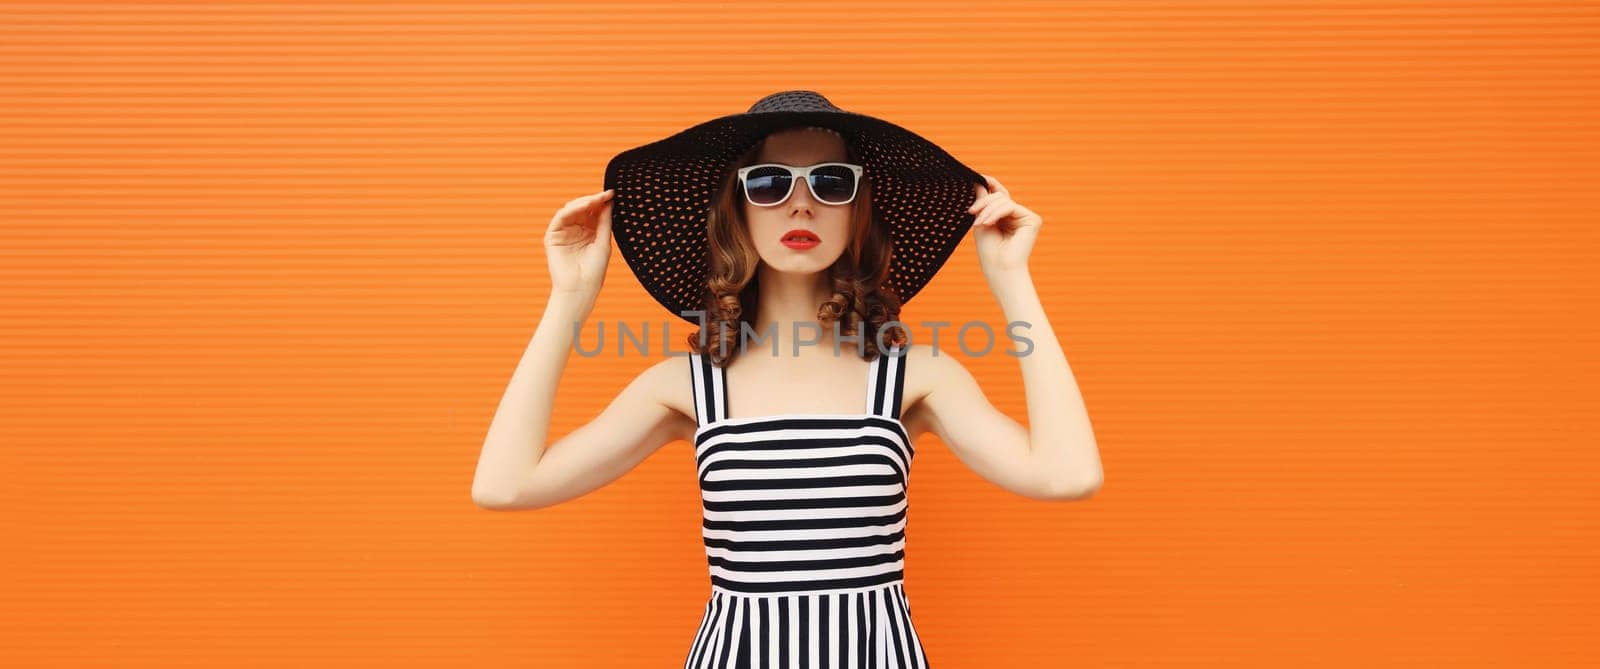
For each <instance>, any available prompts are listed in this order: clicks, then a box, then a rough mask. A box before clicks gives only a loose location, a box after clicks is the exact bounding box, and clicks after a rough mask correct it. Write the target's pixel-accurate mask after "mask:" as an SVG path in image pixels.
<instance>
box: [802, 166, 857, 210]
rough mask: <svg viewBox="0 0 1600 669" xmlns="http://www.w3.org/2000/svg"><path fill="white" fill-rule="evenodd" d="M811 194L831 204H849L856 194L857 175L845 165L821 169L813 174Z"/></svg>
mask: <svg viewBox="0 0 1600 669" xmlns="http://www.w3.org/2000/svg"><path fill="white" fill-rule="evenodd" d="M811 192H812V193H813V194H815V195H816V196H817V199H818V200H821V201H823V202H827V203H829V204H842V203H845V202H848V201H850V197H851V196H853V195H855V193H856V173H855V172H854V171H852V170H851V169H850V168H848V167H845V166H843V165H827V166H824V167H819V168H817V169H816V170H815V171H813V172H812V173H811Z"/></svg>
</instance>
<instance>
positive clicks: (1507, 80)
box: [0, 1, 1600, 669]
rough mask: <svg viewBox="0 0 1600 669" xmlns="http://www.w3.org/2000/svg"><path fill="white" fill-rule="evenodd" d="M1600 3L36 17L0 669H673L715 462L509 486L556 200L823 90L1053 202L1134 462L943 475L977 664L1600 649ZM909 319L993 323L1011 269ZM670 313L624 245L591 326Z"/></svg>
mask: <svg viewBox="0 0 1600 669" xmlns="http://www.w3.org/2000/svg"><path fill="white" fill-rule="evenodd" d="M1596 4H1597V3H1593V2H1539V3H1524V2H1342V1H1340V2H1253V3H1252V2H1235V3H1216V2H1181V1H1175V2H1141V1H1123V2H1098V3H1058V2H1032V3H976V2H963V3H951V2H931V3H930V2H895V3H856V2H806V3H707V2H700V3H696V2H645V3H634V4H604V3H576V2H575V3H570V4H498V3H495V4H490V3H476V4H457V3H445V2H435V3H409V4H398V3H372V4H367V3H282V4H280V3H250V4H245V3H237V4H236V3H221V2H216V3H211V2H202V3H162V4H153V3H81V4H80V3H37V4H23V3H6V4H5V5H3V6H0V219H3V225H0V243H3V244H0V246H3V248H0V256H3V259H0V286H3V288H0V365H3V368H4V379H5V380H4V384H3V390H4V393H5V401H4V402H3V403H0V421H3V425H4V428H3V429H4V432H3V435H0V438H3V439H4V442H5V444H4V445H5V448H4V450H3V457H4V461H3V464H4V467H5V470H6V471H7V473H8V476H7V478H8V484H7V485H4V486H0V496H3V497H0V502H3V508H4V512H3V515H0V517H3V518H4V521H5V534H6V535H7V537H8V539H9V541H8V543H9V544H10V548H8V549H7V550H5V551H0V569H3V570H4V572H5V574H6V576H7V581H8V582H7V585H6V591H7V593H6V602H7V605H6V607H5V608H6V613H5V614H4V615H5V616H6V618H7V620H6V625H5V626H4V632H3V637H4V638H3V639H0V641H3V642H4V643H3V644H0V647H3V648H4V650H0V656H3V657H0V661H3V663H4V664H5V665H7V666H15V667H23V666H29V667H32V666H72V667H88V666H106V667H112V666H115V667H145V666H150V667H155V666H160V667H176V666H206V667H218V666H273V667H281V666H284V665H285V664H286V663H293V664H294V665H295V666H324V665H326V666H345V667H350V666H385V667H396V666H419V667H420V666H434V667H461V666H486V667H590V666H606V667H665V666H681V664H682V661H683V658H684V656H685V654H686V651H687V650H688V647H689V644H690V642H691V641H692V635H693V634H694V631H695V629H696V626H697V624H698V622H699V616H700V614H701V613H702V611H703V607H704V603H705V597H706V595H707V594H708V580H707V575H706V564H705V559H704V553H703V548H702V546H701V543H700V534H699V523H700V519H699V496H698V492H697V490H696V487H695V478H694V475H693V470H692V465H691V464H690V457H691V456H690V453H689V450H688V445H687V444H685V443H681V442H679V443H674V444H670V445H668V446H667V447H665V448H663V449H662V450H661V451H659V452H658V453H656V454H655V455H654V456H652V457H651V458H650V459H649V460H648V461H646V462H645V463H644V464H642V465H641V466H640V467H639V468H637V469H636V470H634V471H632V472H630V473H629V474H628V475H626V476H625V477H624V478H622V479H621V480H619V481H617V482H616V483H614V484H612V485H610V486H608V487H606V488H603V489H601V490H600V491H597V492H595V493H593V494H591V495H589V496H587V497H584V498H581V499H579V500H576V501H574V502H571V503H568V504H566V505H563V506H560V507H556V508H551V509H546V510H543V511H537V512H529V513H507V514H497V513H492V512H488V511H483V510H479V509H477V508H475V507H474V506H473V505H472V503H471V501H470V498H469V495H468V493H469V488H470V483H471V477H472V471H473V466H474V464H475V461H476V458H477V453H478V449H479V447H480V445H481V441H482V438H483V435H484V430H485V429H486V427H487V424H488V421H489V418H490V416H491V415H492V412H493V411H494V408H495V406H496V403H497V401H498V398H499V396H500V393H501V391H502V390H503V389H504V386H505V383H506V381H507V379H508V375H509V373H510V371H511V369H512V367H513V365H514V364H515V363H516V360H517V358H518V356H519V355H520V354H521V351H522V348H523V347H524V346H525V345H526V343H527V340H528V337H529V336H530V335H531V333H532V331H533V327H534V325H535V323H536V319H537V318H538V316H539V314H540V312H541V309H542V305H543V302H544V299H545V295H546V292H547V290H548V281H547V275H546V270H545V266H544V256H543V250H542V248H541V246H540V240H541V235H542V232H543V229H544V227H545V225H546V224H547V222H548V221H549V218H550V216H551V214H552V213H553V212H554V211H555V210H556V209H557V208H558V207H559V206H560V205H561V204H562V203H564V202H565V201H567V200H568V199H571V198H573V197H576V196H579V195H583V194H586V193H591V192H595V191H598V190H600V188H601V176H602V171H603V169H604V166H605V163H606V161H607V160H608V159H609V158H610V157H611V156H612V155H613V154H615V153H617V152H619V151H621V150H623V149H625V148H628V147H631V146H634V145H637V144H642V143H644V142H647V141H650V140H653V139H656V138H659V137H662V136H665V135H666V134H669V133H671V132H675V131H676V130H678V129H680V128H682V127H686V126H688V125H690V124H693V123H696V122H698V121H701V120H704V119H708V118H711V117H713V116H718V115H722V114H726V113H733V112H738V111H743V110H744V109H745V108H746V107H748V106H749V105H750V104H751V103H752V102H754V101H755V100H756V99H758V98H759V97H761V96H762V95H765V94H767V93H770V92H773V91H777V90H784V89H792V88H806V89H813V90H818V91H821V92H823V93H824V94H825V95H827V96H828V97H829V98H830V99H832V100H833V101H834V102H836V103H838V104H839V105H841V106H843V107H845V108H847V109H852V110H858V111H863V112H867V113H872V114H876V115H881V116H884V117H887V118H890V119H893V120H895V121H896V122H898V123H901V124H902V125H905V126H907V127H909V128H912V129H914V130H916V131H918V132H921V133H923V134H925V135H927V136H928V137H930V138H932V139H934V140H935V141H938V142H941V143H942V144H944V145H945V146H946V147H947V148H949V149H950V150H951V151H952V152H953V153H954V154H955V155H957V156H959V157H960V158H962V159H963V160H964V161H965V162H967V163H968V164H970V165H972V166H974V167H975V168H977V169H978V170H979V171H981V172H984V173H986V174H990V175H993V176H995V177H997V178H998V179H1000V180H1001V181H1002V182H1003V183H1004V184H1005V185H1006V186H1007V187H1009V188H1010V189H1011V191H1012V193H1013V196H1014V197H1015V199H1016V200H1017V201H1018V202H1020V203H1022V204H1024V205H1026V206H1028V207H1030V208H1032V209H1034V210H1036V211H1038V212H1040V213H1041V214H1042V215H1043V216H1044V218H1045V227H1044V230H1043V233H1042V236H1041V238H1040V240H1039V243H1038V246H1037V247H1036V249H1035V252H1034V262H1033V268H1034V277H1035V279H1036V280H1037V283H1038V290H1039V293H1040V295H1041V298H1042V299H1043V301H1044V303H1045V306H1046V308H1047V310H1048V312H1049V315H1050V318H1051V322H1052V324H1053V325H1054V327H1055V328H1056V330H1057V331H1058V332H1059V333H1061V336H1062V339H1063V345H1064V346H1065V349H1066V351H1067V354H1068V359H1069V361H1070V362H1071V364H1072V368H1073V370H1074V372H1075V373H1076V374H1077V376H1078V380H1079V382H1080V384H1081V385H1082V387H1083V391H1084V394H1085V396H1086V398H1087V402H1088V405H1089V409H1090V412H1091V415H1092V418H1093V420H1094V423H1095V427H1096V431H1097V435H1098V437H1099V444H1100V448H1101V452H1102V456H1103V458H1104V462H1105V471H1106V483H1105V487H1104V488H1103V489H1102V490H1101V492H1100V493H1099V495H1097V496H1096V497H1094V498H1093V499H1092V500H1089V501H1087V502H1082V503H1045V502H1036V501H1032V500H1028V499H1024V498H1020V497H1017V496H1014V495H1010V494H1009V493H1006V492H1005V491H1003V490H1000V489H999V488H997V487H995V486H993V485H990V484H988V483H986V482H985V481H983V480H982V479H980V478H978V477H977V476H976V475H975V474H974V473H973V472H971V471H970V470H968V469H966V468H965V467H964V465H963V464H962V463H961V462H960V461H958V460H957V459H955V457H954V456H953V455H952V454H951V453H950V451H949V450H948V449H947V448H945V447H944V446H943V445H941V444H939V443H938V441H937V439H934V438H932V437H929V438H926V439H924V440H922V441H921V442H920V443H919V444H918V446H919V455H918V464H917V467H916V468H915V471H914V473H913V477H912V480H913V484H912V490H913V492H912V502H911V508H912V511H911V516H910V517H911V521H910V526H909V529H908V536H909V547H908V550H909V557H908V558H907V563H908V575H907V579H908V585H907V592H908V593H909V594H910V596H911V598H912V601H913V602H915V606H916V614H917V625H918V630H919V633H920V634H921V636H922V638H923V639H924V641H925V643H926V645H927V648H928V652H929V653H930V658H931V660H932V661H933V663H934V666H936V667H939V668H941V669H952V668H956V667H1023V666H1028V667H1040V666H1051V667H1056V666H1062V667H1065V666H1072V667H1133V666H1162V665H1178V664H1182V665H1191V666H1200V665H1215V666H1261V667H1287V666H1400V665H1409V666H1574V665H1592V664H1594V663H1595V662H1596V660H1597V659H1600V658H1597V652H1596V651H1597V648H1596V643H1595V641H1594V637H1593V635H1592V632H1593V622H1594V618H1595V614H1596V611H1595V608H1596V606H1595V604H1594V601H1595V595H1596V590H1597V572H1596V570H1595V565H1596V559H1597V557H1600V556H1597V552H1600V546H1597V541H1596V540H1597V538H1600V532H1597V529H1596V525H1595V522H1594V518H1595V512H1596V509H1595V506H1596V502H1597V497H1596V493H1595V487H1594V482H1595V473H1596V464H1597V460H1596V456H1595V451H1594V448H1595V443H1596V440H1595V437H1594V435H1593V432H1594V429H1595V428H1596V427H1600V425H1597V423H1600V421H1597V420H1596V418H1595V411H1594V402H1595V399H1594V391H1595V390H1596V387H1595V386H1596V383H1595V372H1596V364H1595V355H1594V348H1595V343H1596V338H1597V332H1596V328H1595V317H1594V313H1595V307H1596V299H1595V292H1594V290H1593V285H1594V281H1595V276H1594V271H1593V269H1592V262H1593V256H1594V251H1595V249H1596V244H1595V242H1596V240H1597V233H1596V230H1595V227H1594V221H1595V216H1596V215H1595V210H1596V206H1595V205H1596V200H1597V197H1596V194H1597V191H1596V176H1597V169H1596V167H1597V163H1596V154H1597V149H1596V144H1595V139H1596V135H1597V131H1600V124H1597V122H1596V118H1597V116H1596V114H1595V102H1596V97H1597V91H1600V76H1597V72H1596V67H1595V66H1596V64H1597V60H1600V41H1597V37H1600V7H1597V6H1596ZM905 315H906V316H907V317H908V320H911V321H913V322H915V321H921V320H952V321H958V322H959V321H965V320H971V319H983V320H988V321H991V322H1000V321H1001V320H1002V316H1001V313H1000V311H999V309H998V307H997V306H996V305H995V303H994V300H993V298H992V297H991V296H990V294H989V292H988V289H987V287H986V286H985V285H984V283H983V278H982V275H981V274H980V273H979V271H978V264H977V259H976V256H975V255H974V253H973V248H972V245H971V240H970V238H969V239H968V240H967V241H966V242H965V243H964V244H963V245H962V247H961V248H960V250H959V252H958V253H957V255H956V256H955V258H954V259H952V260H951V262H950V264H949V265H948V266H947V268H946V270H945V271H944V272H943V273H941V274H940V276H939V277H938V278H937V279H936V280H935V281H934V282H933V284H932V285H931V286H930V288H929V289H928V290H927V291H926V292H924V293H923V294H922V295H920V296H918V298H917V300H915V301H914V302H912V304H911V305H910V307H909V308H908V310H907V312H906V313H905ZM664 318H666V315H665V311H664V310H662V309H660V308H659V307H657V306H656V304H655V303H654V302H653V301H651V300H650V299H649V297H648V296H647V295H646V294H645V292H644V291H643V290H642V289H641V288H640V287H638V285H637V283H636V282H634V281H633V278H632V275H631V273H630V272H629V271H628V269H627V267H626V265H625V264H624V263H623V261H622V258H621V255H620V254H617V253H614V254H613V256H612V265H611V269H610V275H609V278H608V281H607V284H606V287H605V290H604V292H603V294H602V297H601V299H600V303H599V305H598V306H597V308H596V310H595V312H594V314H593V319H594V320H595V321H605V322H607V323H608V325H614V324H615V323H616V322H618V321H627V322H629V323H633V324H639V323H644V322H647V321H648V322H651V323H652V324H654V325H656V326H658V325H659V324H660V323H661V322H662V321H663V319H664ZM588 334H589V336H591V337H592V336H593V330H592V329H591V330H590V331H589V333H588ZM946 348H947V350H953V349H952V346H951V345H947V346H946ZM655 359H656V358H641V357H638V356H629V357H624V358H620V359H619V358H616V357H614V356H607V357H604V358H582V357H578V356H574V357H573V359H572V361H571V362H570V363H569V366H568V368H567V371H568V376H567V379H568V381H567V383H566V384H565V385H563V386H562V388H561V394H560V396H559V398H558V401H557V413H558V415H557V419H556V425H555V426H554V427H553V430H552V431H553V432H554V433H556V434H564V433H565V432H566V431H567V430H570V429H572V428H574V427H577V426H579V425H581V424H582V423H584V422H585V421H586V420H588V419H589V418H591V417H593V415H594V414H595V413H597V412H598V411H599V410H600V408H602V407H603V406H604V405H605V403H606V402H607V401H609V398H610V397H611V396H612V395H613V394H614V393H616V392H617V391H618V390H619V389H620V388H621V387H622V386H623V385H624V384H625V383H626V382H627V381H628V380H629V379H630V378H632V376H633V375H634V374H635V373H637V372H638V371H639V370H641V369H643V368H644V367H645V366H647V365H648V364H650V363H651V362H652V361H653V360H655ZM965 361H966V363H967V365H968V366H969V368H970V369H972V371H973V373H974V374H975V375H977V377H978V378H979V379H980V381H981V382H982V384H983V387H984V389H985V390H986V391H987V393H988V394H989V397H990V399H991V400H992V401H993V402H994V403H995V404H996V405H997V406H999V407H1000V408H1002V409H1004V410H1006V411H1007V412H1008V413H1010V414H1011V415H1012V416H1014V417H1016V418H1017V419H1018V420H1024V421H1025V420H1026V407H1025V405H1024V395H1023V388H1022V385H1021V377H1020V374H1019V371H1018V366H1017V362H1016V361H1015V360H1014V359H1013V358H1010V357H1008V356H1004V355H990V356H987V357H974V358H967V359H966V360H965Z"/></svg>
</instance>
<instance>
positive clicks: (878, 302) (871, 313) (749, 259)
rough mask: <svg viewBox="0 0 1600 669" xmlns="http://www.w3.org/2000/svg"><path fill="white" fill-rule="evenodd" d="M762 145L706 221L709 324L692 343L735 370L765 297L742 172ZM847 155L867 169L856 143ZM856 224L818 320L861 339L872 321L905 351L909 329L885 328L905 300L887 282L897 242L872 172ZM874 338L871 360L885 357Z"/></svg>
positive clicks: (868, 351) (740, 163)
mask: <svg viewBox="0 0 1600 669" xmlns="http://www.w3.org/2000/svg"><path fill="white" fill-rule="evenodd" d="M762 144H763V142H757V143H756V144H755V145H754V146H752V147H750V149H749V150H747V151H745V153H743V154H741V155H740V156H739V158H738V159H737V160H735V161H734V162H733V164H732V165H731V166H730V167H729V168H728V171H727V173H726V174H724V175H723V178H722V182H721V184H720V185H719V186H718V188H717V192H716V195H715V196H713V197H712V200H711V206H710V208H709V210H708V211H707V216H706V239H707V243H708V246H709V248H708V249H707V261H708V263H709V266H708V269H709V271H708V272H707V276H706V291H705V311H706V314H705V320H704V321H703V325H702V327H701V328H700V329H698V330H696V331H695V332H694V333H692V334H690V335H689V342H688V346H689V348H690V349H691V350H693V351H694V352H695V353H698V354H701V355H704V356H706V357H707V358H708V359H710V360H711V362H712V364H715V365H716V366H718V367H725V366H727V365H728V364H729V363H731V362H732V361H733V360H734V358H736V357H738V355H739V353H740V352H741V351H742V350H743V348H744V347H743V346H741V345H740V337H741V336H743V326H742V324H744V323H746V322H749V321H750V320H751V319H752V318H754V316H755V314H756V310H757V309H756V307H757V303H758V302H759V297H760V295H761V290H760V286H759V285H758V284H759V283H760V282H759V279H758V274H757V271H756V270H757V269H759V268H760V265H761V256H760V255H759V254H758V253H757V252H756V247H755V242H754V241H752V240H751V239H750V231H749V229H748V228H746V227H745V220H744V214H743V202H742V200H741V199H740V198H741V197H742V195H741V193H740V192H739V189H738V185H739V183H738V182H739V177H738V170H739V168H741V167H744V166H747V165H752V164H754V163H755V162H756V158H757V156H758V155H759V154H760V152H761V147H762ZM845 152H846V155H848V156H849V161H850V162H852V163H855V164H858V165H859V164H861V160H860V156H859V155H858V154H857V152H856V149H855V147H854V146H852V145H851V144H850V142H849V140H848V139H846V141H845ZM850 220H851V227H852V229H853V230H852V234H851V236H850V246H849V247H848V248H847V249H846V250H845V252H844V253H841V254H839V259H838V260H836V261H834V263H833V265H832V266H830V267H829V268H828V269H827V274H828V280H829V281H830V282H831V283H832V286H833V296H832V297H830V298H828V299H827V300H826V301H824V302H823V303H822V304H821V305H819V306H818V307H817V322H818V323H819V324H821V326H822V327H823V328H824V330H829V329H833V328H837V329H838V332H839V333H840V334H843V335H850V336H856V335H860V333H861V332H862V331H863V328H862V325H863V324H865V325H866V328H865V331H866V332H868V333H874V334H875V333H878V332H880V331H881V332H883V334H884V343H885V344H887V345H890V346H904V345H905V343H906V340H907V337H908V334H907V333H906V331H905V328H904V327H901V326H895V327H893V328H888V329H885V328H884V324H885V323H889V322H892V321H898V320H899V318H900V297H899V295H898V294H896V292H895V290H894V287H893V286H891V285H888V284H887V279H888V276H889V259H890V258H891V257H893V254H894V245H893V243H892V241H891V240H890V239H889V235H888V232H887V231H886V230H884V229H883V227H882V226H879V225H876V220H875V219H874V218H873V215H872V173H871V172H867V173H865V174H863V175H862V182H861V186H860V191H859V192H858V193H857V194H856V199H855V201H854V202H852V203H851V215H850ZM863 223H865V224H863ZM752 330H753V325H752ZM874 334H867V335H863V336H861V342H860V350H861V353H862V357H863V358H864V359H866V360H874V359H876V358H877V357H878V355H879V354H880V353H881V351H880V350H879V348H878V342H877V337H876V336H874ZM702 340H704V345H701V341H702Z"/></svg>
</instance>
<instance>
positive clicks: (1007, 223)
mask: <svg viewBox="0 0 1600 669" xmlns="http://www.w3.org/2000/svg"><path fill="white" fill-rule="evenodd" d="M983 178H984V179H985V180H986V181H988V182H989V186H988V187H987V188H985V187H983V186H974V188H975V189H976V191H977V194H978V199H977V201H975V202H973V203H972V208H970V209H968V210H967V212H968V213H974V212H975V213H976V214H977V217H976V218H974V219H973V222H972V235H973V237H975V238H977V244H978V264H979V265H981V266H982V267H983V273H984V276H986V277H989V278H990V280H993V279H994V278H995V277H997V276H999V275H1001V274H1003V273H1005V272H1009V271H1012V270H1026V269H1027V268H1028V254H1030V253H1032V252H1033V241H1034V240H1035V239H1037V238H1038V237H1039V228H1040V227H1041V226H1043V225H1044V219H1043V218H1041V217H1040V216H1039V215H1038V214H1036V213H1034V212H1033V210H1031V209H1029V208H1027V207H1024V206H1022V205H1020V204H1017V203H1016V202H1015V201H1013V200H1012V199H1011V193H1010V191H1007V190H1006V187H1005V186H1002V185H1000V181H999V180H998V179H995V178H994V177H991V176H989V175H987V174H985V175H983Z"/></svg>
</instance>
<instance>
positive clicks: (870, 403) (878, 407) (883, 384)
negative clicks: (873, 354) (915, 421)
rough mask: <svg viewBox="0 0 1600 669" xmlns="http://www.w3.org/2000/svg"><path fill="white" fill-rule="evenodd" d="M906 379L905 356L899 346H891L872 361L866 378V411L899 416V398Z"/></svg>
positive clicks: (893, 416) (892, 416)
mask: <svg viewBox="0 0 1600 669" xmlns="http://www.w3.org/2000/svg"><path fill="white" fill-rule="evenodd" d="M905 380H906V356H905V353H904V350H903V348H902V347H900V346H894V347H891V348H890V349H889V350H888V351H883V352H880V353H879V354H878V359H876V360H873V361H872V367H871V372H870V375H869V376H868V378H867V412H868V413H871V414H874V415H877V416H887V417H889V418H894V419H899V418H900V398H901V396H902V394H903V390H904V389H903V386H904V385H905Z"/></svg>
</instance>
